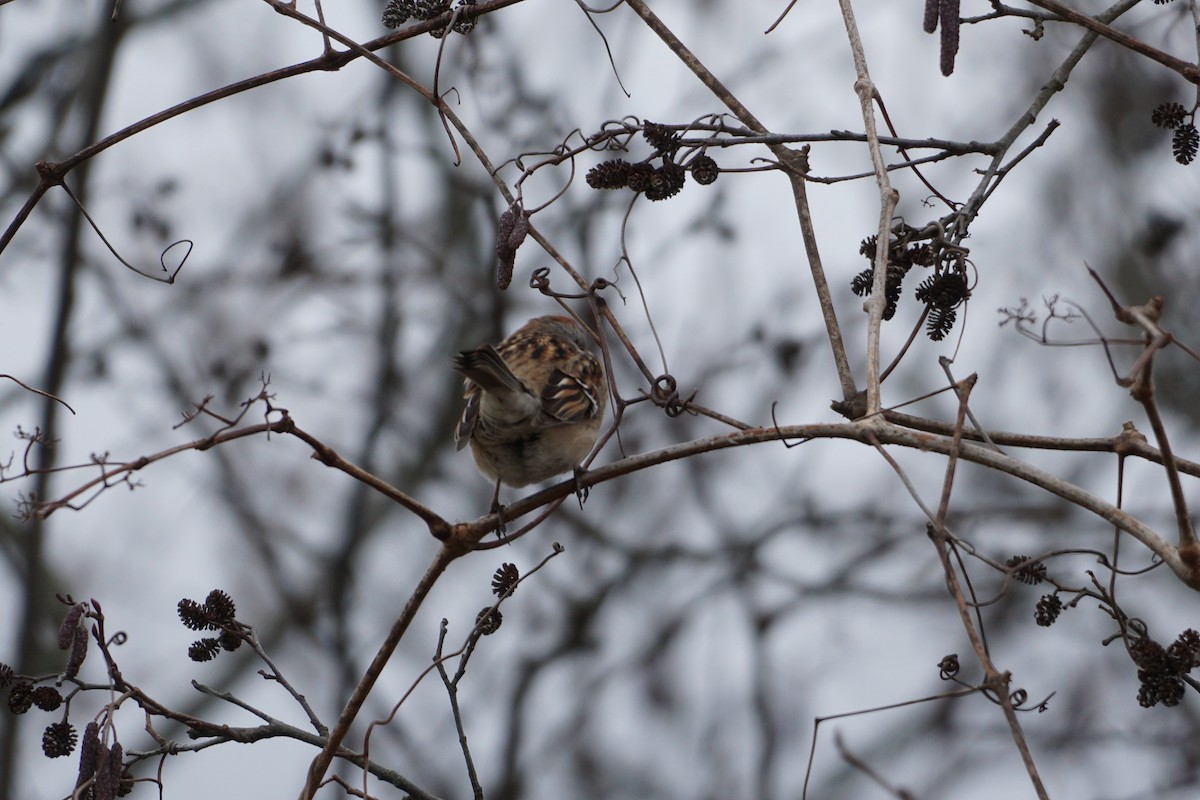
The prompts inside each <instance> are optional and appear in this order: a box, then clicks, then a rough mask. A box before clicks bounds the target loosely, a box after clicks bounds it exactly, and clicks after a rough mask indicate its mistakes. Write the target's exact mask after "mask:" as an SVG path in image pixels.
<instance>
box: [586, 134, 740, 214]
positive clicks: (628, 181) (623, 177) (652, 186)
mask: <svg viewBox="0 0 1200 800" xmlns="http://www.w3.org/2000/svg"><path fill="white" fill-rule="evenodd" d="M642 137H643V138H644V139H645V140H646V143H647V144H649V145H650V146H651V147H653V148H654V153H653V155H651V156H650V157H648V158H646V159H644V160H642V161H627V160H625V159H623V158H614V159H611V160H609V161H602V162H600V163H599V164H597V165H596V166H594V167H592V168H591V169H590V170H588V173H587V183H588V186H590V187H592V188H593V189H631V190H632V191H635V192H640V193H642V194H644V195H645V196H646V199H647V200H666V199H667V198H670V197H674V196H675V195H677V194H679V192H680V191H681V190H682V189H683V187H684V184H685V183H686V178H687V175H688V173H689V172H690V173H691V175H692V180H694V181H695V182H696V183H698V184H700V185H702V186H707V185H709V184H711V183H712V182H714V181H715V180H716V179H717V176H718V175H719V174H720V172H721V170H720V167H718V166H717V162H716V161H714V160H713V158H712V157H711V156H709V155H707V154H705V153H703V152H700V153H697V154H696V155H694V156H693V157H692V158H690V159H687V160H684V161H680V160H678V158H677V157H678V153H679V149H680V146H681V144H682V133H681V132H680V130H677V129H676V128H673V127H671V126H668V125H663V124H661V123H657V122H646V123H645V125H643V126H642ZM655 159H657V160H658V162H659V163H658V166H655V165H654V164H653V163H652V162H654V160H655Z"/></svg>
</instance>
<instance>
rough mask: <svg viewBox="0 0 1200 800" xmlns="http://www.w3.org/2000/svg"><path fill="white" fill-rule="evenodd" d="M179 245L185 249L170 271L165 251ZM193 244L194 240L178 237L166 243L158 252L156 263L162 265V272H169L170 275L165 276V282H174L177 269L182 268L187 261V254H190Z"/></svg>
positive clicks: (169, 250)
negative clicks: (175, 240) (173, 269)
mask: <svg viewBox="0 0 1200 800" xmlns="http://www.w3.org/2000/svg"><path fill="white" fill-rule="evenodd" d="M179 245H184V246H186V247H187V250H185V251H184V253H183V258H181V259H179V264H178V265H177V266H176V267H175V271H174V272H171V270H169V269H167V253H169V252H171V251H172V250H174V249H175V248H176V247H178V246H179ZM194 246H195V242H193V241H192V240H191V239H180V240H179V241H177V242H172V243H171V244H169V245H167V247H166V249H165V250H163V251H162V253H160V254H159V256H158V263H159V265H161V266H162V269H163V272H171V275H170V277H168V278H167V281H166V282H167V283H175V276H176V275H178V274H179V270H181V269H183V265H184V264H186V263H187V260H188V256H190V255H191V254H192V247H194Z"/></svg>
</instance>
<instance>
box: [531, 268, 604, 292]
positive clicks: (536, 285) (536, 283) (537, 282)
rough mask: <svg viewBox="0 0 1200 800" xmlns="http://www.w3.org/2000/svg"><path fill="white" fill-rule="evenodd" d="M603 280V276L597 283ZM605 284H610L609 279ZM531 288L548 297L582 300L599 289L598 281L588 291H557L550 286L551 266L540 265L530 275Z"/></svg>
mask: <svg viewBox="0 0 1200 800" xmlns="http://www.w3.org/2000/svg"><path fill="white" fill-rule="evenodd" d="M603 280H604V279H603V278H598V279H597V283H598V282H600V281H603ZM604 285H605V286H607V285H608V284H607V281H605V282H604ZM529 288H530V289H536V290H537V291H539V292H541V293H542V294H544V295H546V297H553V298H555V299H557V300H582V299H583V298H585V297H588V296H590V295H592V294H594V293H595V292H596V290H597V286H596V283H593V284H592V286H590V287H589V288H588V290H587V291H586V292H575V293H573V294H570V293H567V292H556V291H554V290H552V289H551V288H550V268H549V267H538V268H537V269H535V270H534V271H533V273H532V274H531V275H530V276H529ZM601 288H603V287H601Z"/></svg>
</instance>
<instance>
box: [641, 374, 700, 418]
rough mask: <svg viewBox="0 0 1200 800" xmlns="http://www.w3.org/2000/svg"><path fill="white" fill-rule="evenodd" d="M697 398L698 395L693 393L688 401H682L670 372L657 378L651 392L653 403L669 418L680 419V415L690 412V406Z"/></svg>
mask: <svg viewBox="0 0 1200 800" xmlns="http://www.w3.org/2000/svg"><path fill="white" fill-rule="evenodd" d="M695 398H696V393H695V392H692V394H691V396H690V397H688V399H686V400H681V399H680V398H679V389H678V384H677V383H676V381H675V376H674V375H672V374H670V373H669V372H668V373H664V374H662V375H659V376H658V377H657V378H655V379H654V384H653V387H652V388H651V391H650V399H651V401H653V402H654V405H656V406H658V407H659V408H661V409H663V410H664V411H666V412H667V416H668V417H678V416H679V415H680V414H683V413H684V412H685V411H687V410H688V404H690V403H691V402H692V400H694V399H695Z"/></svg>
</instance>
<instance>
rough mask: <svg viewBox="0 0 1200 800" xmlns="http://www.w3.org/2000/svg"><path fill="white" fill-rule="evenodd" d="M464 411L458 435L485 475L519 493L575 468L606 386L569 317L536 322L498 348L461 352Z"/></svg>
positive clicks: (588, 446) (592, 436) (588, 443)
mask: <svg viewBox="0 0 1200 800" xmlns="http://www.w3.org/2000/svg"><path fill="white" fill-rule="evenodd" d="M454 368H455V369H456V370H458V371H459V372H460V373H462V374H463V376H464V377H465V378H466V380H465V381H464V382H463V399H464V400H465V401H466V408H465V409H464V410H463V414H462V419H460V420H459V423H458V427H457V429H456V430H455V431H454V441H455V443H456V444H457V446H458V449H459V450H462V449H463V448H464V447H466V446H467V445H468V444H470V445H471V454H472V455H473V456H474V457H475V465H476V466H477V467H478V468H479V471H480V472H481V473H483V475H484V477H486V478H488V479H490V480H494V481H497V485H496V490H497V493H499V488H500V487H499V484H500V483H504V484H506V485H508V486H511V487H514V488H520V487H522V486H528V485H529V484H531V483H540V482H542V481H544V480H547V479H549V478H553V477H554V476H555V475H561V474H562V473H564V472H568V471H571V470H578V469H579V466H580V463H581V462H582V461H583V459H584V458H586V457H587V454H588V453H589V452H591V450H592V447H593V446H594V445H595V444H596V437H597V436H598V435H599V433H600V423H601V421H602V420H603V418H604V407H605V404H606V403H607V402H608V382H607V380H606V379H605V377H604V366H603V364H601V362H600V359H599V358H597V357H596V356H595V355H594V354H593V353H592V352H591V351H590V350H589V349H588V335H587V333H585V331H584V329H583V328H582V327H581V326H580V325H579V324H578V323H576V322H575V321H574V320H573V319H571V318H570V317H564V316H545V317H534V318H533V319H531V320H529V321H528V322H526V323H525V324H524V325H522V326H521V327H520V328H518V329H517V330H516V331H515V332H514V333H512V334H511V335H510V336H509V337H508V338H507V339H505V340H504V341H502V342H501V343H500V344H499V345H497V346H495V347H493V346H492V345H490V344H489V345H484V346H482V347H478V348H476V349H474V350H464V351H462V352H461V353H459V354H458V355H457V356H455V358H454Z"/></svg>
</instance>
